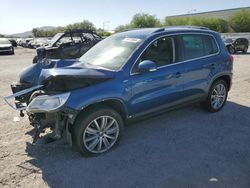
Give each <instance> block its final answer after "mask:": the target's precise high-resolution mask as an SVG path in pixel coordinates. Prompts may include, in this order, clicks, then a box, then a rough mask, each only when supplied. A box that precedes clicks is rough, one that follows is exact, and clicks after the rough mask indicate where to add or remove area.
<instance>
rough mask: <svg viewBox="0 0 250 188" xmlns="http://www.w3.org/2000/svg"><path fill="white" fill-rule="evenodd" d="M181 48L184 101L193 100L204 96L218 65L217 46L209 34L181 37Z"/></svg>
mask: <svg viewBox="0 0 250 188" xmlns="http://www.w3.org/2000/svg"><path fill="white" fill-rule="evenodd" d="M180 37H181V41H182V47H183V54H184V57H183V58H184V59H183V62H184V63H183V64H184V67H185V70H184V74H183V79H184V85H183V96H184V98H183V99H184V101H188V100H195V99H199V98H201V97H204V96H206V93H207V86H208V81H209V78H210V76H211V75H213V71H214V70H215V69H216V66H217V65H218V63H219V60H218V58H217V57H216V56H217V54H218V53H219V48H218V45H217V43H216V41H215V39H214V37H213V36H212V35H209V34H184V35H181V36H180Z"/></svg>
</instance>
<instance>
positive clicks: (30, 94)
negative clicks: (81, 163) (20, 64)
mask: <svg viewBox="0 0 250 188" xmlns="http://www.w3.org/2000/svg"><path fill="white" fill-rule="evenodd" d="M69 64H71V63H69ZM33 66H38V65H33ZM31 70H33V69H31ZM25 75H26V76H27V75H29V76H28V77H32V78H34V76H35V75H34V74H31V73H30V71H27V72H26V73H25ZM32 75H34V76H32ZM111 77H112V73H111V72H110V71H106V70H100V69H94V68H93V67H86V66H85V67H77V66H67V67H57V66H56V65H55V66H54V68H47V69H42V70H41V71H40V73H39V76H38V77H37V78H36V79H33V80H35V82H33V83H28V82H27V79H26V80H25V79H24V75H23V74H21V77H20V82H21V83H22V84H12V85H11V88H12V92H13V95H10V96H7V97H5V98H4V100H5V101H6V103H7V104H8V105H9V106H10V107H12V108H13V109H15V110H18V111H20V116H21V117H23V116H24V112H26V113H27V115H28V118H29V121H30V124H31V125H32V126H33V127H34V129H35V134H34V136H33V143H35V142H36V141H37V140H38V138H40V137H41V135H42V134H41V133H44V132H46V131H47V130H51V131H52V132H51V131H50V132H51V134H49V137H46V138H49V141H53V140H58V139H60V138H62V137H63V136H64V135H65V136H66V139H67V141H68V142H70V143H72V141H71V134H70V131H69V129H70V126H71V125H72V124H73V123H74V120H75V118H76V116H77V114H78V112H79V111H78V110H75V109H72V108H70V107H69V106H67V107H66V106H65V103H66V102H67V100H68V98H69V97H70V94H71V91H73V90H77V89H80V88H85V87H89V86H91V85H95V84H98V83H101V82H104V81H106V80H108V79H111ZM25 81H26V82H25ZM32 85H33V86H32ZM64 133H65V134H64Z"/></svg>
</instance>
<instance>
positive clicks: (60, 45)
mask: <svg viewBox="0 0 250 188" xmlns="http://www.w3.org/2000/svg"><path fill="white" fill-rule="evenodd" d="M101 40H102V37H100V36H99V35H97V34H96V33H95V32H93V31H91V30H84V29H74V30H66V31H65V32H64V33H57V34H56V35H55V36H54V37H53V38H52V39H51V41H50V42H49V43H48V44H46V45H45V46H42V47H40V48H37V50H36V51H37V56H35V57H34V59H33V63H37V62H38V61H40V60H42V59H44V58H46V59H76V58H79V57H81V56H82V55H83V54H84V53H86V52H87V51H88V50H89V49H90V48H91V47H93V46H94V45H95V44H96V43H98V42H99V41H101Z"/></svg>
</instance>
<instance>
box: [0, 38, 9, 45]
mask: <svg viewBox="0 0 250 188" xmlns="http://www.w3.org/2000/svg"><path fill="white" fill-rule="evenodd" d="M0 44H11V43H10V41H9V40H7V39H0Z"/></svg>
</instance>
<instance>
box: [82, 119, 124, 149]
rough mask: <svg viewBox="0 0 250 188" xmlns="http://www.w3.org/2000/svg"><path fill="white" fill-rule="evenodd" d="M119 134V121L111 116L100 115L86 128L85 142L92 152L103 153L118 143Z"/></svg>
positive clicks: (84, 133)
mask: <svg viewBox="0 0 250 188" xmlns="http://www.w3.org/2000/svg"><path fill="white" fill-rule="evenodd" d="M118 136H119V125H118V122H117V121H116V120H115V119H114V118H113V117H111V116H100V117H97V118H95V119H94V120H93V121H91V122H90V123H89V124H88V126H87V127H86V129H85V130H84V132H83V143H84V146H85V147H86V148H87V149H88V150H89V151H90V152H92V153H103V152H105V151H107V150H109V149H110V148H111V147H112V146H113V145H114V144H115V143H116V141H117V138H118Z"/></svg>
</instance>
